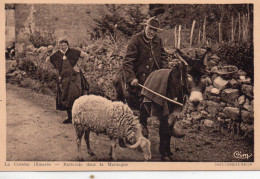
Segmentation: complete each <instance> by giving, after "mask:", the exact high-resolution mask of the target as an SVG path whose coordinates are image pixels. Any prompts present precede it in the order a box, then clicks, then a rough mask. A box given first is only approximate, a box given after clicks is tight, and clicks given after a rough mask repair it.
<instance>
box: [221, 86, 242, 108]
mask: <svg viewBox="0 0 260 179" xmlns="http://www.w3.org/2000/svg"><path fill="white" fill-rule="evenodd" d="M238 97H239V90H238V89H232V88H229V89H225V90H224V91H223V92H222V94H221V98H222V100H223V101H225V102H228V103H230V104H235V101H236V100H237V99H238Z"/></svg>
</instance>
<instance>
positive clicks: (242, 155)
mask: <svg viewBox="0 0 260 179" xmlns="http://www.w3.org/2000/svg"><path fill="white" fill-rule="evenodd" d="M233 155H234V157H235V158H238V159H247V160H248V159H249V158H250V157H251V156H252V154H246V153H243V151H241V150H238V151H235V152H234V154H233Z"/></svg>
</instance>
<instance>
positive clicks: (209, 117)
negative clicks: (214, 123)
mask: <svg viewBox="0 0 260 179" xmlns="http://www.w3.org/2000/svg"><path fill="white" fill-rule="evenodd" d="M214 117H215V116H212V115H211V114H208V115H207V117H206V118H208V119H214Z"/></svg>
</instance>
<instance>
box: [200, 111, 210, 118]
mask: <svg viewBox="0 0 260 179" xmlns="http://www.w3.org/2000/svg"><path fill="white" fill-rule="evenodd" d="M200 113H201V117H203V118H206V117H207V115H208V112H207V111H204V110H203V111H201V112H200Z"/></svg>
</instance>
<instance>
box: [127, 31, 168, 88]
mask: <svg viewBox="0 0 260 179" xmlns="http://www.w3.org/2000/svg"><path fill="white" fill-rule="evenodd" d="M161 68H168V61H167V54H166V52H165V50H164V48H163V43H162V39H161V38H160V37H159V36H158V35H156V36H155V37H154V38H153V39H152V40H149V39H147V38H146V36H145V32H144V31H142V32H140V33H138V34H136V35H135V36H133V37H132V38H131V39H130V41H129V43H128V46H127V50H126V55H125V58H124V61H123V74H124V78H125V82H126V84H127V85H128V86H129V88H128V90H129V91H132V92H136V90H137V89H136V88H135V87H131V85H129V83H130V82H131V81H132V80H133V79H135V78H136V79H138V82H139V83H140V84H144V82H145V80H146V78H147V77H148V76H149V74H150V73H151V72H153V71H154V70H157V69H161ZM137 91H138V92H137V93H139V92H140V89H139V90H137Z"/></svg>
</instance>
